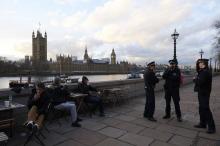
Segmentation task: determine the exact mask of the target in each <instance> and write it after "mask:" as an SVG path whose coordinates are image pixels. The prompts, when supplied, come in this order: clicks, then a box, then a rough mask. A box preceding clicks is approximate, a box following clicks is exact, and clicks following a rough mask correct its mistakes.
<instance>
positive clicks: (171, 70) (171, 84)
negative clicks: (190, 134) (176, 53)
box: [162, 60, 182, 122]
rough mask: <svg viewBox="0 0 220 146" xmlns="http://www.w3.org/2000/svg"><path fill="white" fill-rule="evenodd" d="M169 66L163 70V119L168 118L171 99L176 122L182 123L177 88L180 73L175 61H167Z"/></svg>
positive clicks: (178, 86)
mask: <svg viewBox="0 0 220 146" xmlns="http://www.w3.org/2000/svg"><path fill="white" fill-rule="evenodd" d="M169 63H170V66H169V67H168V68H167V69H166V70H165V72H164V74H163V76H162V77H163V79H165V85H164V89H165V100H166V110H165V111H166V115H165V116H164V117H163V119H169V118H170V111H171V108H170V102H171V97H172V99H173V102H174V106H175V111H176V116H177V121H179V122H182V118H181V111H180V104H179V102H180V95H179V88H180V82H181V73H180V69H179V68H178V66H177V64H178V62H177V61H176V60H169Z"/></svg>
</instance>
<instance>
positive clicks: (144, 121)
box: [131, 118, 159, 128]
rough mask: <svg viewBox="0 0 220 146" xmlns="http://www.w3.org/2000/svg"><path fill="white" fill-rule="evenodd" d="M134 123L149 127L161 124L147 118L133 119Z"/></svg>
mask: <svg viewBox="0 0 220 146" xmlns="http://www.w3.org/2000/svg"><path fill="white" fill-rule="evenodd" d="M131 122H132V123H135V124H137V125H140V126H144V127H148V128H155V127H157V126H159V123H158V122H151V121H149V120H148V119H146V118H141V119H136V120H134V121H131Z"/></svg>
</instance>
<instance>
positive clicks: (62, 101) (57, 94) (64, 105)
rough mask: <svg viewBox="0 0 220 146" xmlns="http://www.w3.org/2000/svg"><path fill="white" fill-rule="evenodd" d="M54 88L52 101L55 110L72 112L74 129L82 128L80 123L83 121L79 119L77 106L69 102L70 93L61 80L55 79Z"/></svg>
mask: <svg viewBox="0 0 220 146" xmlns="http://www.w3.org/2000/svg"><path fill="white" fill-rule="evenodd" d="M52 88H53V95H52V101H53V105H54V108H56V109H60V110H62V109H64V110H67V111H69V112H70V114H71V120H72V124H71V126H72V127H81V125H80V124H79V123H78V122H79V121H81V119H79V118H77V112H76V105H75V103H74V102H71V101H67V97H68V95H69V93H68V91H67V90H66V89H65V88H64V87H62V86H61V85H60V78H55V80H54V84H53V86H52Z"/></svg>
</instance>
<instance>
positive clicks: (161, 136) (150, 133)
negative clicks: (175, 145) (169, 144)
mask: <svg viewBox="0 0 220 146" xmlns="http://www.w3.org/2000/svg"><path fill="white" fill-rule="evenodd" d="M139 135H143V136H147V137H151V138H154V139H157V140H161V141H165V142H166V141H168V140H169V139H170V138H171V137H172V136H173V134H171V133H169V132H163V131H159V130H156V129H151V128H146V129H144V130H143V131H141V132H140V133H139Z"/></svg>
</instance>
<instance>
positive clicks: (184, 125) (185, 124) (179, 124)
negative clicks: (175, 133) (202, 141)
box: [168, 119, 205, 131]
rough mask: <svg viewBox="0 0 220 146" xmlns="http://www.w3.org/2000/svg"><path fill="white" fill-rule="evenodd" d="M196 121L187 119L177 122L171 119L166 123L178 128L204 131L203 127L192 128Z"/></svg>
mask: <svg viewBox="0 0 220 146" xmlns="http://www.w3.org/2000/svg"><path fill="white" fill-rule="evenodd" d="M197 123H198V122H196V123H195V122H194V123H193V122H191V121H187V120H183V122H178V121H177V120H176V119H173V120H171V121H170V122H169V123H168V124H169V125H170V126H176V127H180V128H186V129H189V130H195V131H205V129H201V128H194V125H196V124H197Z"/></svg>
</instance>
